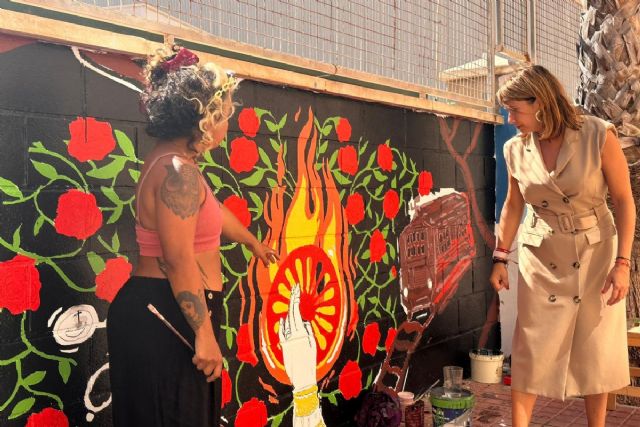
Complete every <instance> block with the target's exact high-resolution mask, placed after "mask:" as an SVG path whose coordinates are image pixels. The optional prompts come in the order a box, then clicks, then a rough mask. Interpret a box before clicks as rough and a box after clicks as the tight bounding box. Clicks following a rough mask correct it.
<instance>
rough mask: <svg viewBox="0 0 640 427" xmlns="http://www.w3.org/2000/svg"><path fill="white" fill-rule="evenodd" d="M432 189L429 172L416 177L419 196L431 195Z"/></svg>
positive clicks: (423, 172)
mask: <svg viewBox="0 0 640 427" xmlns="http://www.w3.org/2000/svg"><path fill="white" fill-rule="evenodd" d="M432 187H433V177H432V176H431V172H425V171H422V172H420V175H419V176H418V193H420V195H421V196H426V195H427V194H429V193H431V188H432Z"/></svg>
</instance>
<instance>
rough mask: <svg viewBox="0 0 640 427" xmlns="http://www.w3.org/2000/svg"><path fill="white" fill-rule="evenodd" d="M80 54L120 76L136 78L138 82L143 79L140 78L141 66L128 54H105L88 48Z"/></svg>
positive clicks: (141, 81)
mask: <svg viewBox="0 0 640 427" xmlns="http://www.w3.org/2000/svg"><path fill="white" fill-rule="evenodd" d="M82 56H84V57H86V58H87V59H89V60H90V61H91V62H93V63H94V64H97V65H99V66H100V67H103V68H106V69H108V70H111V71H113V72H116V73H117V74H119V75H120V76H122V77H126V78H129V79H132V80H137V81H139V82H140V83H143V81H144V80H143V78H142V67H140V66H139V65H138V64H136V63H135V62H133V61H132V59H131V57H130V56H127V55H118V54H114V53H109V54H106V53H101V52H92V51H88V50H83V51H82Z"/></svg>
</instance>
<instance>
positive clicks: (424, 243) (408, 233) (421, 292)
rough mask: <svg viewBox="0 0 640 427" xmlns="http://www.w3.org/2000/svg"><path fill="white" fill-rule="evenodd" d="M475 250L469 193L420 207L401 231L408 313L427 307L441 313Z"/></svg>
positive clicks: (403, 288) (404, 299)
mask: <svg viewBox="0 0 640 427" xmlns="http://www.w3.org/2000/svg"><path fill="white" fill-rule="evenodd" d="M475 253H476V250H475V246H474V241H473V233H472V232H471V226H470V218H469V202H468V200H467V197H466V195H464V194H459V193H454V194H449V195H447V196H443V197H441V198H438V199H436V200H434V201H432V202H430V203H427V204H424V205H422V206H419V207H418V208H417V209H416V214H415V217H414V219H413V220H412V221H411V223H410V224H409V225H408V226H407V227H406V228H405V229H404V230H403V231H402V233H401V234H400V265H401V270H402V282H401V285H400V293H401V298H402V304H403V305H404V307H405V309H406V311H407V316H408V317H409V318H411V317H412V315H413V314H414V313H416V312H418V311H421V310H427V309H428V310H430V311H435V312H438V313H441V312H442V310H444V308H445V307H446V305H447V302H448V301H449V300H450V299H451V297H452V296H453V294H455V291H456V289H457V288H458V280H459V279H460V277H462V275H463V274H464V273H465V272H466V271H467V270H468V269H469V267H470V266H471V260H472V258H473V256H474V255H475Z"/></svg>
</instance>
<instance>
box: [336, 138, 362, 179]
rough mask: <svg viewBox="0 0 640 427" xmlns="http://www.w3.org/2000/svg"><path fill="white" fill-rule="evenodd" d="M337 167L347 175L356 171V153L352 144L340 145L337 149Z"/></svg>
mask: <svg viewBox="0 0 640 427" xmlns="http://www.w3.org/2000/svg"><path fill="white" fill-rule="evenodd" d="M338 167H339V168H340V170H341V171H342V172H344V173H346V174H348V175H355V174H356V172H358V153H357V152H356V149H355V148H353V146H351V145H349V146H347V147H342V148H340V150H338Z"/></svg>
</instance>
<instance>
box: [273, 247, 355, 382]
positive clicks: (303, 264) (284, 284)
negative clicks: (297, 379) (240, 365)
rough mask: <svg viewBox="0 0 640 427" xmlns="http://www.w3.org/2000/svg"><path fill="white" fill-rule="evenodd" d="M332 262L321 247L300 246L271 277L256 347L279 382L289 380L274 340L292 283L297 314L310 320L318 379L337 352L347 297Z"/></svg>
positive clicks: (285, 311)
mask: <svg viewBox="0 0 640 427" xmlns="http://www.w3.org/2000/svg"><path fill="white" fill-rule="evenodd" d="M334 262H335V261H332V259H331V258H329V256H328V255H327V254H326V253H325V252H324V251H323V250H322V249H321V248H319V247H317V246H311V245H308V246H302V247H299V248H297V249H295V250H294V251H293V252H291V253H290V254H289V256H288V257H287V258H286V259H285V260H284V262H283V263H282V264H281V265H280V268H279V270H278V272H277V273H276V275H275V277H274V279H273V284H272V288H271V289H272V292H271V293H270V294H269V295H268V296H267V298H266V304H265V305H263V308H262V315H261V316H260V342H261V345H260V350H261V352H262V354H263V356H264V361H265V362H266V363H265V365H266V367H267V369H268V370H269V372H270V373H271V375H273V377H274V378H276V379H277V380H278V381H280V382H281V383H284V384H290V381H289V378H288V377H287V374H286V372H285V370H284V365H283V360H282V349H281V348H280V344H279V340H278V328H279V321H280V319H281V318H283V317H285V316H286V314H287V310H288V308H289V298H290V295H291V288H292V287H293V286H294V285H295V284H296V283H299V284H300V291H301V294H300V314H301V315H302V319H303V320H305V321H308V322H310V323H311V327H312V330H313V334H314V336H315V339H316V344H317V345H316V347H317V352H318V353H317V363H316V378H317V379H318V380H319V379H320V378H322V377H324V376H325V375H326V374H327V372H329V370H330V369H331V368H332V366H333V364H334V362H335V361H336V359H337V357H338V354H339V353H340V349H341V348H342V343H343V340H344V333H343V331H344V326H345V323H346V321H347V314H348V313H347V311H348V310H347V306H348V305H347V298H348V296H347V290H346V287H345V286H344V281H343V280H341V279H340V278H338V275H337V271H339V270H336V267H337V265H335V264H334Z"/></svg>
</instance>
